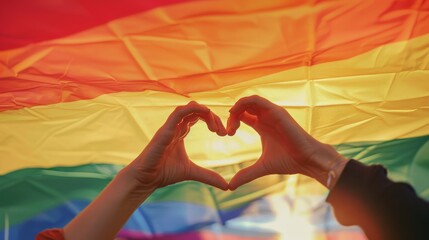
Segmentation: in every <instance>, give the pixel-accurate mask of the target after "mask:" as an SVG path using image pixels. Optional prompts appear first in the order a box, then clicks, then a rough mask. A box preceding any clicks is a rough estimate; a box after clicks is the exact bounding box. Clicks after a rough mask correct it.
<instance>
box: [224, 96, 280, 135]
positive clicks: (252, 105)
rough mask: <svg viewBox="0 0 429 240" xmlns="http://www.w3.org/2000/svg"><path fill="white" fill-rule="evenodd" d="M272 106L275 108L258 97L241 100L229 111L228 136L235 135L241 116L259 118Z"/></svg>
mask: <svg viewBox="0 0 429 240" xmlns="http://www.w3.org/2000/svg"><path fill="white" fill-rule="evenodd" d="M272 106H274V104H273V103H271V102H270V101H268V100H267V99H265V98H262V97H260V96H257V95H253V96H249V97H244V98H241V99H239V100H238V101H237V102H236V103H235V104H234V106H232V108H231V109H230V110H229V112H230V116H229V118H228V126H227V132H228V135H230V136H232V135H234V134H235V131H237V129H238V128H239V127H240V116H241V115H242V114H243V113H244V112H248V113H250V114H252V115H256V116H259V115H260V114H261V112H262V111H263V110H269V109H270V108H272Z"/></svg>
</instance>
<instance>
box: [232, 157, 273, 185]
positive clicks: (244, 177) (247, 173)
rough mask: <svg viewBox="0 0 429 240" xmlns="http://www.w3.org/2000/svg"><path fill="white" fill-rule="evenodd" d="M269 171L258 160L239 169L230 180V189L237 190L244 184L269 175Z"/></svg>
mask: <svg viewBox="0 0 429 240" xmlns="http://www.w3.org/2000/svg"><path fill="white" fill-rule="evenodd" d="M268 174H269V173H268V172H267V171H266V170H265V168H264V167H263V166H262V165H261V164H259V163H258V162H256V163H254V164H253V165H251V166H249V167H247V168H243V169H241V170H240V171H238V172H237V173H236V174H235V175H234V177H233V178H232V179H231V181H230V182H229V189H230V190H235V189H237V188H238V187H240V186H241V185H243V184H246V183H248V182H251V181H253V180H255V179H257V178H260V177H262V176H265V175H268Z"/></svg>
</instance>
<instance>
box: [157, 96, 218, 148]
mask: <svg viewBox="0 0 429 240" xmlns="http://www.w3.org/2000/svg"><path fill="white" fill-rule="evenodd" d="M207 112H210V109H208V108H207V107H205V106H203V105H199V104H198V103H196V102H190V103H189V104H188V105H186V106H179V107H176V109H174V111H173V112H172V113H171V114H170V116H168V118H167V120H166V122H165V123H164V125H162V127H161V128H160V129H159V130H158V131H157V132H156V133H155V135H154V137H153V139H152V141H151V142H156V144H161V145H169V144H170V143H171V142H172V141H173V139H174V138H175V137H176V136H177V133H176V131H177V126H178V125H179V124H180V123H182V122H183V120H184V118H186V117H187V116H191V115H192V114H201V115H202V114H204V113H207ZM182 128H183V127H182ZM183 129H184V130H185V134H186V131H187V129H186V128H183ZM182 135H183V134H182Z"/></svg>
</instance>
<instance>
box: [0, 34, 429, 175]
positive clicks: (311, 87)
mask: <svg viewBox="0 0 429 240" xmlns="http://www.w3.org/2000/svg"><path fill="white" fill-rule="evenodd" d="M428 42H429V37H428V36H426V37H421V38H417V39H414V40H410V41H407V42H400V43H395V44H391V45H386V46H384V47H381V48H377V49H375V50H374V51H371V52H368V53H366V54H363V55H360V56H357V57H354V58H352V59H348V60H344V61H338V62H332V63H325V64H320V65H317V66H314V67H311V68H305V67H303V68H297V69H292V70H288V71H284V72H280V73H277V74H273V75H270V76H266V77H262V78H258V79H255V80H253V81H249V82H244V83H241V84H237V85H234V86H228V87H225V88H222V89H220V90H218V91H210V92H201V93H196V94H191V95H190V99H193V100H196V101H198V102H200V103H203V104H206V105H208V106H210V108H211V109H212V110H213V111H214V112H216V113H218V114H219V115H220V117H221V118H223V120H224V121H225V120H226V118H227V116H228V109H229V108H230V106H231V105H232V104H233V103H234V102H235V101H236V100H238V99H239V98H240V97H243V96H247V95H251V94H259V95H261V96H263V97H266V98H268V99H270V100H272V101H274V102H276V103H278V104H281V105H282V106H285V107H286V108H287V109H288V110H289V111H290V113H291V114H292V115H293V116H294V117H295V118H296V119H297V121H298V122H299V123H300V124H301V125H302V126H303V127H304V128H306V129H307V130H308V131H309V132H310V133H311V134H312V135H313V136H315V137H316V138H318V139H319V140H321V141H323V142H326V143H330V144H337V143H342V142H352V141H383V140H390V139H394V138H405V137H413V136H419V135H427V134H429V82H428V79H429V72H428V70H427V68H428V62H429V60H428V56H429V54H428V51H429V50H428V49H429V48H428V47H427V45H428ZM359 72H362V74H359ZM306 79H317V80H310V81H307V80H306ZM190 99H189V98H186V97H183V96H179V95H175V94H170V93H162V92H153V91H146V92H142V93H115V94H109V95H102V96H100V97H98V98H95V99H92V100H85V101H76V102H70V103H60V104H54V105H48V106H38V107H33V108H25V109H20V110H14V111H6V112H2V113H0V132H1V133H2V134H1V135H0V155H1V156H2V160H1V161H0V173H1V174H4V173H7V172H10V171H13V170H17V169H20V168H25V167H50V166H56V165H62V166H65V165H68V166H69V165H77V164H85V163H122V164H126V163H128V162H129V161H131V160H133V159H134V157H136V156H137V155H138V153H139V152H140V151H141V149H142V148H143V147H144V146H145V145H146V144H147V142H148V140H149V139H150V138H151V136H152V135H153V134H154V132H155V131H156V130H157V129H158V127H159V126H160V125H161V124H162V123H163V122H164V120H165V119H166V118H167V116H168V115H169V114H170V113H171V112H172V111H173V109H174V107H175V106H177V105H182V104H185V103H187V102H188V101H189V100H190ZM227 139H229V138H227ZM191 145H192V149H188V150H189V153H190V156H191V158H192V159H194V160H196V161H198V162H199V163H201V164H202V165H205V166H214V165H224V164H229V163H234V162H241V161H244V160H249V159H254V158H257V157H258V156H259V154H260V146H259V145H260V143H259V139H258V136H257V135H256V133H254V132H253V131H251V130H250V129H249V128H242V129H241V131H240V133H239V136H238V137H235V139H233V138H232V139H231V140H224V139H220V138H218V137H216V136H215V135H214V134H212V133H209V131H208V130H206V128H205V127H204V125H202V124H199V125H197V126H196V127H195V128H194V129H193V130H192V131H191V133H190V135H189V137H188V138H187V146H188V148H191Z"/></svg>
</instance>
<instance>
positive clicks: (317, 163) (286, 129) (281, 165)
mask: <svg viewBox="0 0 429 240" xmlns="http://www.w3.org/2000/svg"><path fill="white" fill-rule="evenodd" d="M240 121H242V122H244V123H245V124H247V125H249V126H250V127H252V128H253V129H255V130H256V132H258V133H259V135H260V136H261V142H262V155H261V157H260V158H259V159H258V160H257V161H256V162H255V163H254V164H253V165H251V166H249V167H247V168H245V169H242V170H240V171H239V172H238V173H237V174H236V175H235V176H234V177H233V178H232V179H231V181H230V183H229V188H230V189H231V190H234V189H236V188H237V187H239V186H241V185H243V184H245V183H248V182H250V181H252V180H254V179H256V178H259V177H262V176H265V175H269V174H295V173H301V174H304V175H307V176H310V177H313V178H315V179H316V180H318V181H319V182H321V183H322V184H323V185H325V186H327V185H328V184H327V178H328V172H329V171H330V170H331V168H333V169H338V170H340V171H342V168H344V166H345V162H346V159H344V158H343V157H342V156H341V155H339V154H338V153H337V152H336V151H335V150H334V149H333V148H332V147H331V146H330V145H327V144H323V143H320V142H319V141H317V140H316V139H314V138H313V137H312V136H310V135H309V134H308V133H307V132H305V130H304V129H302V128H301V127H300V126H299V125H298V123H296V122H295V120H294V119H293V118H292V117H291V116H290V115H289V113H288V112H287V111H286V110H285V109H283V108H282V107H280V106H277V105H275V104H273V103H271V102H270V101H268V100H267V99H264V98H262V97H259V96H250V97H245V98H242V99H240V100H238V102H237V103H236V104H235V105H234V106H233V107H232V108H231V110H230V117H229V119H228V126H227V132H228V135H231V136H232V135H234V134H235V132H236V130H237V129H238V127H239V126H240ZM341 167H342V168H341ZM339 174H341V172H339V173H338V175H337V176H339ZM333 180H334V181H335V180H336V179H333ZM334 183H335V182H334ZM330 185H331V186H333V185H334V184H330ZM327 187H330V186H327Z"/></svg>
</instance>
